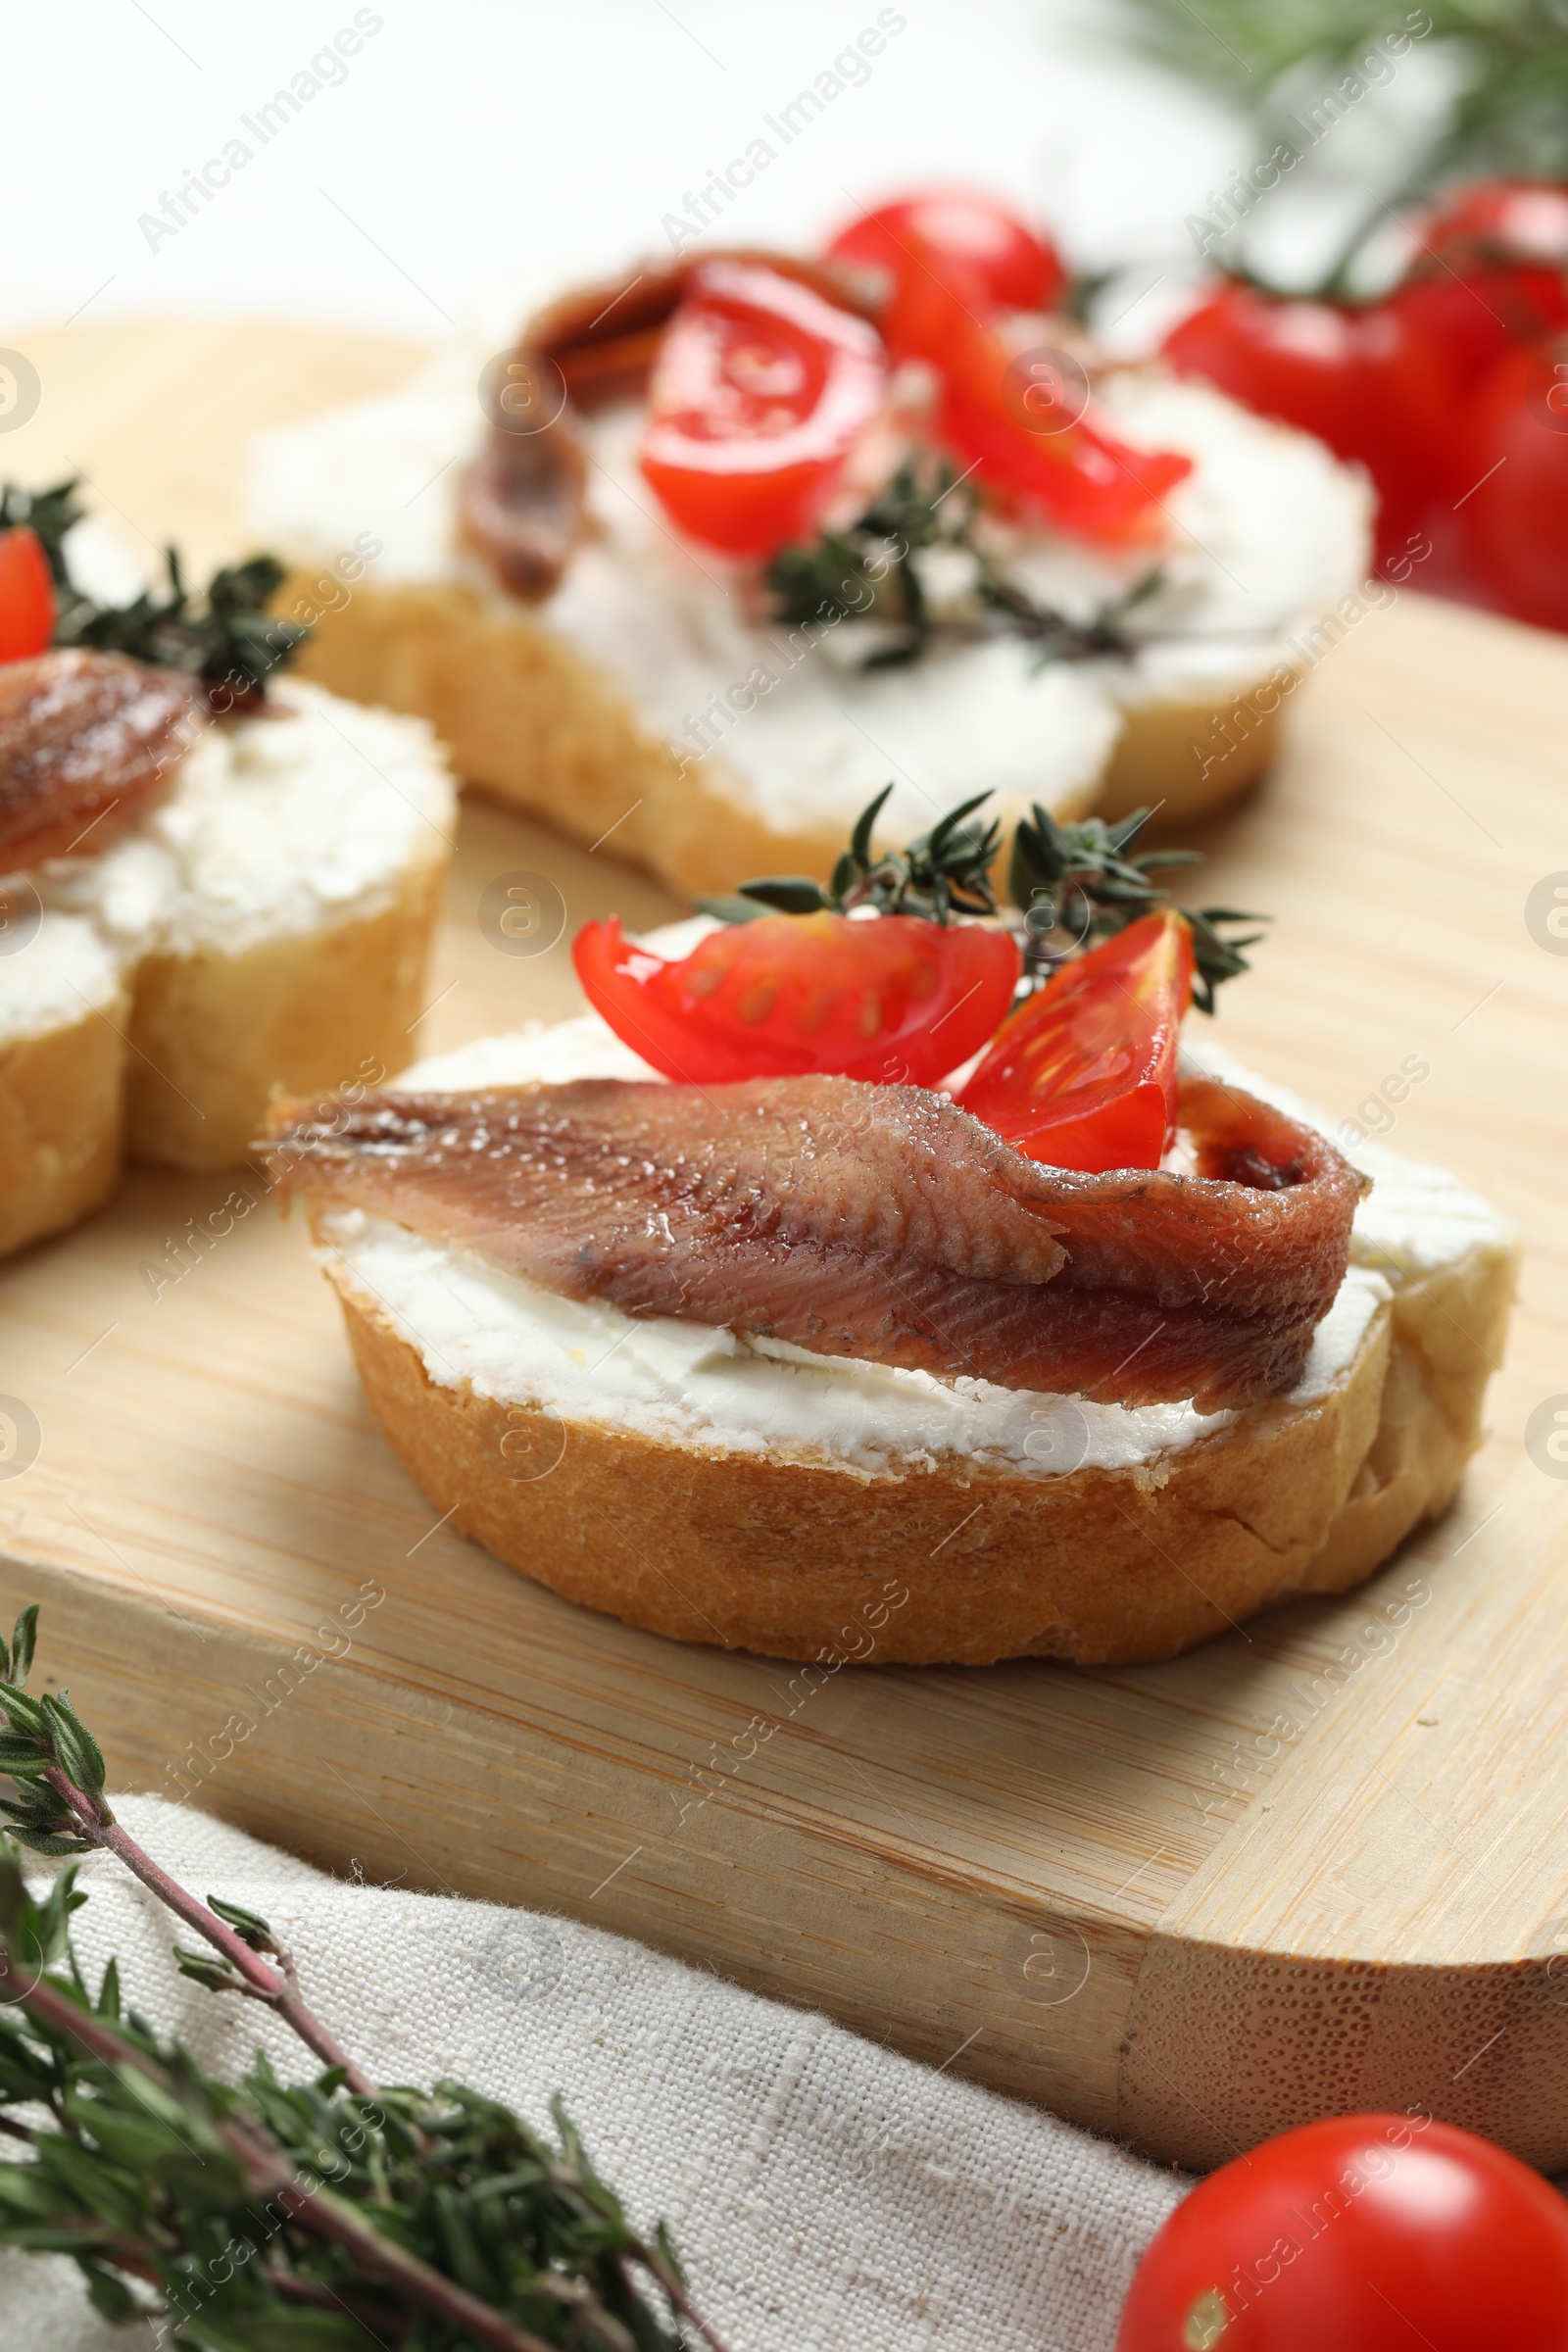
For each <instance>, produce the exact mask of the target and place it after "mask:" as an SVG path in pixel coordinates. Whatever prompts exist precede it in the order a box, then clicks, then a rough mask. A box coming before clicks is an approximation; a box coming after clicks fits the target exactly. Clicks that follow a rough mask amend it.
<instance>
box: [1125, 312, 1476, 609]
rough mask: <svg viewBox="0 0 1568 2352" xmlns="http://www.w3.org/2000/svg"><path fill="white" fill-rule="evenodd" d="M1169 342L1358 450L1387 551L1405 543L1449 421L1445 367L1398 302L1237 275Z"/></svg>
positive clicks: (1258, 400) (1249, 404)
mask: <svg viewBox="0 0 1568 2352" xmlns="http://www.w3.org/2000/svg"><path fill="white" fill-rule="evenodd" d="M1163 349H1164V356H1165V358H1166V359H1167V360H1168V361H1169V363H1170V365H1171V366H1172V367H1173V368H1175V369H1176V371H1177V373H1178V374H1179V375H1195V376H1201V377H1202V378H1204V380H1205V381H1207V382H1208V383H1211V384H1213V385H1215V386H1216V387H1217V388H1218V389H1219V390H1220V391H1221V392H1226V393H1228V394H1229V395H1230V397H1231V398H1232V399H1233V400H1237V401H1240V402H1241V404H1242V406H1243V407H1244V408H1248V409H1252V410H1254V411H1255V412H1256V413H1257V415H1258V416H1260V417H1278V418H1279V419H1280V421H1281V422H1282V423H1285V424H1294V425H1296V426H1298V427H1299V429H1300V430H1301V431H1302V432H1306V433H1315V434H1316V436H1317V438H1318V439H1319V440H1320V441H1326V442H1327V443H1328V445H1329V447H1330V449H1332V450H1333V451H1334V452H1335V454H1336V455H1337V456H1339V457H1342V458H1348V459H1352V460H1359V462H1360V463H1361V464H1362V465H1363V466H1365V467H1366V469H1367V471H1368V473H1370V475H1371V476H1372V479H1373V482H1374V483H1375V484H1376V487H1377V491H1378V501H1379V512H1378V530H1377V546H1378V560H1379V562H1380V563H1382V562H1384V561H1386V560H1387V559H1388V558H1389V557H1390V556H1391V555H1393V554H1395V553H1396V552H1397V551H1398V550H1399V549H1401V548H1402V547H1404V546H1405V544H1406V542H1407V541H1408V539H1409V536H1410V533H1411V532H1412V530H1414V529H1415V527H1416V526H1417V525H1418V524H1419V522H1420V520H1421V518H1422V515H1424V513H1425V512H1426V509H1427V507H1428V505H1429V503H1430V500H1431V496H1432V490H1433V485H1434V483H1435V481H1436V480H1437V478H1438V476H1439V473H1440V471H1441V467H1442V452H1443V446H1444V437H1445V430H1446V421H1447V420H1446V407H1445V399H1444V376H1443V371H1442V369H1441V368H1440V367H1439V366H1438V364H1437V362H1436V360H1435V358H1434V355H1433V353H1432V352H1431V351H1430V350H1429V349H1428V347H1427V345H1426V344H1425V342H1424V341H1423V340H1422V339H1421V337H1420V335H1419V333H1418V330H1417V326H1416V323H1415V321H1414V320H1412V319H1410V318H1408V317H1407V316H1406V315H1405V314H1404V312H1403V311H1402V310H1400V309H1399V308H1398V307H1397V305H1395V304H1392V303H1387V302H1376V303H1368V304H1366V305H1364V306H1363V307H1361V308H1355V309H1352V308H1350V307H1349V306H1348V305H1344V304H1340V303H1330V302H1315V301H1304V300H1299V299H1295V298H1288V297H1285V296H1282V295H1277V294H1269V293H1265V292H1264V291H1263V290H1262V289H1261V288H1259V287H1256V286H1250V285H1244V284H1242V283H1241V282H1240V281H1239V280H1235V279H1232V280H1229V281H1228V282H1227V283H1226V284H1224V285H1222V286H1221V287H1220V289H1219V291H1218V292H1217V293H1216V294H1214V295H1212V296H1211V297H1210V299H1209V300H1208V301H1207V302H1206V303H1204V304H1203V305H1202V307H1201V309H1200V310H1197V311H1194V312H1193V313H1192V314H1191V315H1190V317H1188V318H1186V319H1182V320H1181V321H1180V323H1179V324H1178V325H1177V326H1175V327H1174V328H1173V329H1172V330H1171V332H1170V334H1168V335H1167V336H1166V338H1165V342H1164V346H1163Z"/></svg>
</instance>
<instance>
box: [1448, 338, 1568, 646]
mask: <svg viewBox="0 0 1568 2352" xmlns="http://www.w3.org/2000/svg"><path fill="white" fill-rule="evenodd" d="M1465 446H1466V450H1467V458H1466V463H1465V466H1464V468H1463V470H1464V471H1466V472H1467V473H1468V475H1469V477H1470V478H1469V484H1468V485H1467V489H1468V495H1466V496H1461V499H1460V502H1459V519H1460V521H1461V522H1462V523H1463V525H1464V528H1465V536H1466V539H1467V540H1468V543H1469V546H1470V549H1471V551H1472V554H1473V557H1474V561H1475V564H1476V566H1477V568H1478V570H1479V571H1480V573H1481V575H1482V577H1483V579H1484V580H1485V581H1486V583H1487V585H1488V586H1489V587H1490V588H1491V589H1492V590H1493V592H1494V593H1495V596H1496V597H1497V599H1498V602H1499V603H1500V604H1501V605H1502V608H1503V610H1504V611H1505V612H1507V613H1513V615H1514V616H1515V618H1516V619H1518V620H1533V621H1534V622H1535V623H1536V624H1537V626H1538V627H1540V628H1544V629H1568V336H1556V337H1554V338H1552V339H1550V340H1548V341H1546V342H1544V343H1538V344H1535V345H1532V346H1531V347H1530V348H1529V349H1527V350H1524V351H1515V352H1512V353H1510V354H1509V355H1508V357H1507V358H1506V359H1504V360H1502V361H1501V362H1499V364H1498V365H1497V367H1495V368H1494V369H1493V371H1492V373H1491V374H1490V375H1489V376H1488V377H1487V378H1486V380H1485V382H1484V383H1483V384H1482V385H1481V387H1480V389H1479V391H1478V392H1477V394H1476V396H1475V403H1474V407H1473V409H1472V412H1471V417H1470V432H1469V435H1468V438H1467V441H1466V445H1465Z"/></svg>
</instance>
